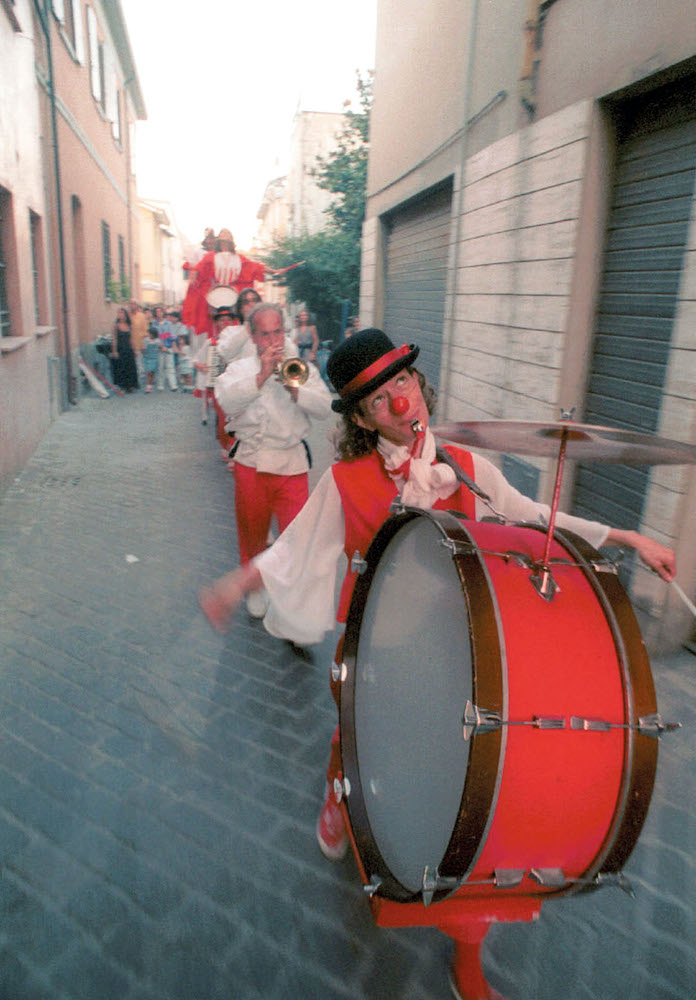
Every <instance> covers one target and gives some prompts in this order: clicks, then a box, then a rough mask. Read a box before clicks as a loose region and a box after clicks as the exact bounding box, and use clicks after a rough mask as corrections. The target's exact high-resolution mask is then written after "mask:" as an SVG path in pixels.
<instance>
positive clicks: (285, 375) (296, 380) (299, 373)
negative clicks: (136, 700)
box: [275, 358, 309, 389]
mask: <svg viewBox="0 0 696 1000" xmlns="http://www.w3.org/2000/svg"><path fill="white" fill-rule="evenodd" d="M275 376H276V378H277V379H278V381H279V382H282V383H283V385H288V386H290V388H291V389H297V388H298V387H299V386H301V385H304V384H305V382H306V381H307V379H308V378H309V365H308V364H307V362H306V361H303V360H302V358H283V359H282V360H281V361H279V362H278V364H277V365H276V366H275Z"/></svg>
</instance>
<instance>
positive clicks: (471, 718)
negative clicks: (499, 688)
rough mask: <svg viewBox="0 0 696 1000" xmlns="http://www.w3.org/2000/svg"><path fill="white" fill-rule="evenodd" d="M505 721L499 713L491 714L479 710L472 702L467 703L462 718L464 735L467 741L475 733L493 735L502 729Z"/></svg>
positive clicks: (481, 709) (485, 710) (483, 709)
mask: <svg viewBox="0 0 696 1000" xmlns="http://www.w3.org/2000/svg"><path fill="white" fill-rule="evenodd" d="M502 724H503V720H502V719H501V718H500V714H499V713H498V712H491V711H488V710H487V709H485V708H479V707H478V705H474V703H473V702H472V701H467V703H466V705H465V706H464V717H463V718H462V734H463V736H464V739H465V740H467V741H468V740H470V739H471V737H472V736H473V735H474V733H493V732H495V730H496V729H500V727H501V726H502Z"/></svg>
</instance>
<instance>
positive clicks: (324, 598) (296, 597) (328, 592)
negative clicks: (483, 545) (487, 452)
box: [254, 453, 609, 645]
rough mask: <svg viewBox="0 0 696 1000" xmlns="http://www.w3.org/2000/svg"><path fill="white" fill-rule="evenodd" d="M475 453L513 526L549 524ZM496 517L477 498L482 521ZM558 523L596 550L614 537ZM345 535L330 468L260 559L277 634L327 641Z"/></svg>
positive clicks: (485, 485)
mask: <svg viewBox="0 0 696 1000" xmlns="http://www.w3.org/2000/svg"><path fill="white" fill-rule="evenodd" d="M472 455H473V460H474V479H475V481H476V483H477V484H478V485H479V486H480V487H481V489H482V490H484V491H485V492H486V493H487V494H488V496H489V497H490V499H491V503H492V505H493V507H495V509H496V510H497V511H498V512H500V513H501V514H502V515H504V516H505V517H506V518H507V520H508V521H509V522H511V523H517V522H520V521H535V522H539V521H540V520H541V521H543V523H544V524H546V523H548V517H549V514H550V509H549V507H548V505H547V504H542V503H537V502H536V501H534V500H530V499H529V497H526V496H524V495H523V494H522V493H520V492H519V491H518V490H516V489H515V488H514V487H513V486H511V485H510V483H508V481H507V480H506V479H505V477H504V476H503V474H502V473H501V472H500V471H499V470H498V469H497V468H496V467H495V466H494V465H493V464H492V463H491V462H489V461H488V459H486V458H483V457H482V456H481V455H476V454H473V453H472ZM397 487H398V482H397ZM490 514H491V511H490V509H489V508H488V507H487V506H486V504H485V503H484V502H483V501H482V500H480V499H479V498H478V497H477V498H476V519H477V520H479V519H481V518H484V517H486V516H487V515H490ZM556 524H557V525H558V527H559V528H567V529H569V530H570V531H574V532H575V533H576V534H578V535H580V536H581V537H582V538H585V539H586V540H587V541H588V542H589V543H590V544H591V545H593V546H594V547H595V548H599V547H600V546H601V545H603V544H604V542H605V541H606V537H607V534H608V533H609V528H608V527H607V526H606V525H603V524H599V523H597V522H596V521H586V520H585V519H584V518H580V517H573V516H572V515H570V514H563V513H560V512H559V513H558V514H557V517H556ZM344 533H345V525H344V520H343V508H342V505H341V498H340V494H339V492H338V488H337V487H336V483H335V480H334V477H333V473H332V471H331V469H327V471H326V472H325V473H324V475H323V476H322V477H321V479H320V480H319V482H318V483H317V486H316V487H315V489H314V491H313V492H312V495H311V496H310V498H309V500H308V501H307V503H306V504H305V506H304V507H303V508H302V510H301V511H300V513H299V514H298V515H297V517H296V518H295V519H294V521H293V522H292V523H291V524H290V525H289V526H288V527H287V528H286V530H285V531H284V532H283V534H282V535H281V536H280V537H279V538H278V539H277V541H276V542H275V543H274V544H273V545H272V546H271V548H269V549H266V551H265V552H262V553H261V554H260V555H259V556H256V558H255V559H254V564H255V565H256V567H257V568H258V570H259V571H260V573H261V577H262V579H263V583H264V586H265V588H266V590H267V592H268V595H269V598H270V602H271V603H270V606H269V609H268V612H267V614H266V617H265V619H264V625H265V627H266V629H267V631H268V632H270V634H271V635H274V636H277V637H278V638H284V639H291V640H292V641H293V642H296V643H299V644H300V645H310V644H312V643H316V642H321V640H322V639H323V637H324V635H325V633H326V632H328V631H329V630H330V629H332V628H333V627H334V625H335V596H334V595H335V591H336V582H337V581H336V576H337V573H338V567H339V564H340V563H341V555H342V553H343V544H344Z"/></svg>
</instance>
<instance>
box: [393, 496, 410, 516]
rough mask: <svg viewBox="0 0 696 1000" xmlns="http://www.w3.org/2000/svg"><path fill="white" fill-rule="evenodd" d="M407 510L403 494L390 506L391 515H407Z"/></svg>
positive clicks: (396, 497)
mask: <svg viewBox="0 0 696 1000" xmlns="http://www.w3.org/2000/svg"><path fill="white" fill-rule="evenodd" d="M407 509H408V508H407V507H406V504H405V503H404V502H403V500H402V499H401V494H399V495H398V496H395V497H394V499H393V500H392V502H391V503H390V504H389V513H390V514H405V513H406V510H407Z"/></svg>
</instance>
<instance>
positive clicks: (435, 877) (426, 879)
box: [421, 865, 462, 906]
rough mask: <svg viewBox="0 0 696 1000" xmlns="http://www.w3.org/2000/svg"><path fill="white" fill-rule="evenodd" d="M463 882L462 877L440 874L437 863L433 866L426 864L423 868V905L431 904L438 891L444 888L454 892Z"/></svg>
mask: <svg viewBox="0 0 696 1000" xmlns="http://www.w3.org/2000/svg"><path fill="white" fill-rule="evenodd" d="M461 884H462V883H461V879H458V878H449V877H447V876H445V875H440V873H439V871H438V870H437V865H433V866H432V867H431V866H430V865H426V866H425V868H424V869H423V883H422V885H421V892H422V896H423V906H430V904H431V903H432V901H433V896H434V895H435V893H436V892H441V891H442V890H443V889H445V890H449V891H450V892H454V891H455V890H456V889H458V888H459V887H460V885H461Z"/></svg>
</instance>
